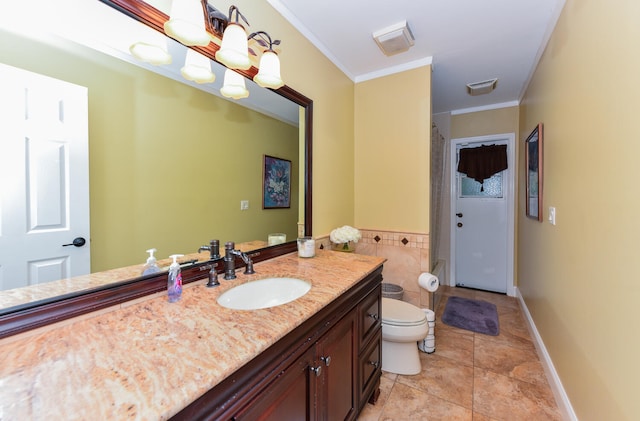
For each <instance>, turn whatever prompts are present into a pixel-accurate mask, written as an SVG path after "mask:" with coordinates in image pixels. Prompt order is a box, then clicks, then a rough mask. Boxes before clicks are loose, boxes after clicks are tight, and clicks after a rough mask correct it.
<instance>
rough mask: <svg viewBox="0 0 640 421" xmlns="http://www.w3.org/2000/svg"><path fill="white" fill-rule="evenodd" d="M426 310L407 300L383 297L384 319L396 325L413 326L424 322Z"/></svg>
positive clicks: (385, 321)
mask: <svg viewBox="0 0 640 421" xmlns="http://www.w3.org/2000/svg"><path fill="white" fill-rule="evenodd" d="M426 320H427V316H426V315H425V314H424V311H422V310H420V309H419V308H418V307H416V306H414V305H412V304H409V303H407V302H405V301H400V300H394V299H392V298H384V297H383V298H382V321H383V322H384V323H387V324H392V325H396V326H413V325H419V324H422V323H424V322H425V321H426Z"/></svg>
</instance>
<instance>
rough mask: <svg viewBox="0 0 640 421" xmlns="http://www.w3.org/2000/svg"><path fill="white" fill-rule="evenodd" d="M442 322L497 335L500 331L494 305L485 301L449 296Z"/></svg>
mask: <svg viewBox="0 0 640 421" xmlns="http://www.w3.org/2000/svg"><path fill="white" fill-rule="evenodd" d="M442 322H443V323H445V324H448V325H449V326H454V327H459V328H460V329H465V330H470V331H472V332H477V333H483V334H485V335H491V336H497V335H498V334H499V333H500V328H499V325H498V311H497V310H496V306H495V304H492V303H488V302H486V301H480V300H470V299H468V298H461V297H449V299H448V300H447V305H446V306H445V308H444V313H443V314H442Z"/></svg>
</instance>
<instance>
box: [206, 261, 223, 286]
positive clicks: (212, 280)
mask: <svg viewBox="0 0 640 421" xmlns="http://www.w3.org/2000/svg"><path fill="white" fill-rule="evenodd" d="M216 266H217V265H212V266H211V270H210V271H209V282H207V287H208V288H212V287H217V286H218V285H220V281H218V271H216Z"/></svg>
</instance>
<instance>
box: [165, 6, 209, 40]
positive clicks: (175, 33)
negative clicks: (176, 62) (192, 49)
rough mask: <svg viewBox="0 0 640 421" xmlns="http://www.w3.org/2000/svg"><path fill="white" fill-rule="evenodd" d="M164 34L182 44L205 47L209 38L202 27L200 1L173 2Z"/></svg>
mask: <svg viewBox="0 0 640 421" xmlns="http://www.w3.org/2000/svg"><path fill="white" fill-rule="evenodd" d="M164 32H165V33H166V34H167V35H169V36H170V37H171V38H174V39H176V40H178V41H180V42H181V43H182V44H184V45H187V46H190V45H199V46H202V47H206V46H207V45H208V44H209V42H211V36H210V35H209V33H208V32H207V30H206V29H205V26H204V11H203V7H202V2H201V1H200V0H173V1H172V2H171V11H170V15H169V20H168V21H166V22H165V23H164Z"/></svg>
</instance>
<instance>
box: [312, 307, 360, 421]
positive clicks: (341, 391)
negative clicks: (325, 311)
mask: <svg viewBox="0 0 640 421" xmlns="http://www.w3.org/2000/svg"><path fill="white" fill-rule="evenodd" d="M356 333H357V331H356V315H355V314H354V313H353V312H351V313H349V314H348V315H346V316H345V317H344V318H343V319H342V320H341V321H340V322H339V323H338V324H337V325H336V326H335V327H334V328H332V329H331V331H329V332H328V333H327V334H326V335H325V336H324V337H323V339H321V340H320V341H319V342H318V345H317V351H318V360H317V361H316V362H317V364H318V366H319V367H321V368H322V372H321V373H319V376H318V380H319V386H318V389H317V395H316V401H317V402H318V409H319V411H318V412H319V413H318V419H319V420H325V421H334V420H350V419H353V418H355V415H356V411H357V409H358V408H357V399H358V395H357V392H356V391H357V371H356V370H357V364H356V361H355V360H354V358H353V356H354V355H356V353H357V345H358V343H357V341H356V339H357V338H356Z"/></svg>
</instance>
